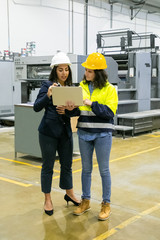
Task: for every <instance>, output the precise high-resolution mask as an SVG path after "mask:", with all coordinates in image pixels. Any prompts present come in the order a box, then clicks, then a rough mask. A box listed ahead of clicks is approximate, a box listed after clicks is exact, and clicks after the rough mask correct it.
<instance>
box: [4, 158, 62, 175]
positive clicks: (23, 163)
mask: <svg viewBox="0 0 160 240" xmlns="http://www.w3.org/2000/svg"><path fill="white" fill-rule="evenodd" d="M0 159H1V160H4V161H9V162H14V163H18V164H22V165H26V166H30V167H34V168H40V169H41V168H42V167H41V166H38V165H34V164H30V163H26V162H21V161H17V160H13V159H8V158H2V157H0ZM54 172H57V173H60V171H59V170H55V169H54Z"/></svg>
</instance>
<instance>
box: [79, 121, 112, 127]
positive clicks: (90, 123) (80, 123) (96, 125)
mask: <svg viewBox="0 0 160 240" xmlns="http://www.w3.org/2000/svg"><path fill="white" fill-rule="evenodd" d="M77 127H80V128H110V129H114V125H113V124H111V123H93V122H79V123H78V125H77Z"/></svg>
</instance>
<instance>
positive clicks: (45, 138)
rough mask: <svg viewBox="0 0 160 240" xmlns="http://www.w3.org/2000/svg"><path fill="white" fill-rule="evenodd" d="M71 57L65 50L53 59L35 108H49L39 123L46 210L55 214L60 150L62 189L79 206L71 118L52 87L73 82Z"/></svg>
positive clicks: (60, 183) (65, 197) (37, 109)
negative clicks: (55, 178) (53, 188)
mask: <svg viewBox="0 0 160 240" xmlns="http://www.w3.org/2000/svg"><path fill="white" fill-rule="evenodd" d="M70 65H71V63H70V60H69V58H68V56H67V55H66V54H65V53H62V52H59V53H57V54H56V55H55V56H54V57H53V58H52V62H51V65H50V66H51V68H52V71H51V73H50V76H49V81H44V82H43V83H42V87H41V89H40V91H39V94H38V96H37V99H36V100H35V103H34V111H35V112H39V111H41V110H42V109H44V110H45V112H44V116H43V118H42V120H41V123H40V125H39V128H38V130H39V143H40V148H41V152H42V159H43V164H42V171H41V189H42V192H43V193H44V196H45V202H44V211H45V213H46V214H48V215H50V216H51V215H52V214H53V211H54V209H53V204H52V200H51V185H52V175H53V167H54V162H55V158H56V151H57V152H58V155H59V161H60V164H61V168H60V169H61V172H60V182H59V186H60V188H61V189H65V190H66V194H65V196H64V199H65V200H66V201H67V204H68V202H69V201H71V202H73V203H74V205H76V206H78V205H79V201H78V200H77V198H76V197H75V195H74V192H73V184H72V168H71V167H72V153H73V139H72V130H71V125H70V118H69V117H67V116H66V115H65V107H64V106H54V105H53V103H52V87H57V86H58V85H59V84H60V85H62V86H66V85H68V86H70V85H72V73H71V69H70Z"/></svg>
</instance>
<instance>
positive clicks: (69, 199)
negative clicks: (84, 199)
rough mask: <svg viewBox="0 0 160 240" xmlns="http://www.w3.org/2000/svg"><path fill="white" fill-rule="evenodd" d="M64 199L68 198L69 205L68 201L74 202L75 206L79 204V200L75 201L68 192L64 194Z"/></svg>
mask: <svg viewBox="0 0 160 240" xmlns="http://www.w3.org/2000/svg"><path fill="white" fill-rule="evenodd" d="M64 200H66V202H67V206H68V202H72V203H73V204H74V205H75V206H79V204H80V203H79V202H76V201H74V200H73V199H72V198H70V197H69V196H68V195H67V194H65V195H64Z"/></svg>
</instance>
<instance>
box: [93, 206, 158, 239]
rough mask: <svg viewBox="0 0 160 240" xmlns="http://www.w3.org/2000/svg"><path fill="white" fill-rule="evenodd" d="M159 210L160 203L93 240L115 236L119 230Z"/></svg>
mask: <svg viewBox="0 0 160 240" xmlns="http://www.w3.org/2000/svg"><path fill="white" fill-rule="evenodd" d="M158 209H160V203H158V204H157V205H155V206H154V207H151V208H149V209H147V210H145V211H143V212H141V213H139V214H138V215H136V216H134V217H131V218H129V219H127V220H126V221H124V222H122V223H121V224H119V225H117V226H116V227H114V228H112V229H111V230H108V231H106V232H105V233H102V234H101V235H99V236H98V237H96V238H94V239H93V240H104V239H106V238H108V237H110V236H112V235H113V234H115V233H117V232H118V231H119V230H121V229H123V228H125V227H127V226H128V225H130V224H132V223H134V222H136V221H137V220H138V219H141V218H142V217H143V216H146V215H149V214H150V213H152V212H154V211H156V210H158Z"/></svg>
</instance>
